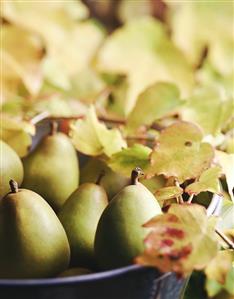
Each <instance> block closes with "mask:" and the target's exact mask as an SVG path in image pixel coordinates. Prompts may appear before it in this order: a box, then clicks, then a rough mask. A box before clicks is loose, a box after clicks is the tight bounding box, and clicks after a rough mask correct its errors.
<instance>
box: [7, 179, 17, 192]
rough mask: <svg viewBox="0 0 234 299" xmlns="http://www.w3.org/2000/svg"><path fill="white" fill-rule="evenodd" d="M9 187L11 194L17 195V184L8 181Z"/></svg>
mask: <svg viewBox="0 0 234 299" xmlns="http://www.w3.org/2000/svg"><path fill="white" fill-rule="evenodd" d="M9 185H10V188H11V192H12V193H17V192H18V191H19V188H18V184H17V182H16V181H14V180H10V181H9Z"/></svg>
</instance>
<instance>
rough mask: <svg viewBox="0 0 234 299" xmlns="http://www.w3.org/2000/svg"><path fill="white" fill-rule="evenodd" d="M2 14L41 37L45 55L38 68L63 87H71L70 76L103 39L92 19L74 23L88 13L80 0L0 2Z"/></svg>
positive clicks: (11, 0) (84, 65) (78, 70)
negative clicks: (0, 3) (45, 2)
mask: <svg viewBox="0 0 234 299" xmlns="http://www.w3.org/2000/svg"><path fill="white" fill-rule="evenodd" d="M2 15H3V17H4V18H5V19H6V20H8V21H10V22H11V23H12V24H15V25H17V26H20V27H23V28H26V29H28V30H30V31H31V32H33V33H36V34H37V35H38V36H40V37H41V38H42V39H43V41H44V43H45V48H46V58H45V59H44V61H43V67H42V68H41V70H43V72H44V74H45V77H46V79H47V80H48V81H50V82H51V83H52V84H54V85H55V86H58V87H60V88H63V89H69V88H70V87H71V86H70V77H71V76H73V75H75V74H76V73H78V72H81V71H82V70H83V69H84V68H86V67H87V66H88V65H89V64H91V61H92V59H93V58H94V56H95V54H96V52H97V49H98V47H99V46H100V44H101V42H102V40H103V38H104V31H103V30H102V29H101V27H100V26H98V25H97V24H95V22H92V21H90V20H88V21H83V22H78V20H79V19H84V18H86V17H87V16H88V11H87V9H86V7H85V6H84V5H83V4H82V2H81V1H75V0H70V1H57V2H56V1H50V3H47V5H44V3H43V2H41V1H36V0H32V1H30V3H29V2H27V3H25V2H24V1H17V2H16V1H13V0H9V1H3V5H2ZM87 36H88V37H89V38H87ZM16 41H17V39H16ZM18 50H19V48H18V47H17V51H18Z"/></svg>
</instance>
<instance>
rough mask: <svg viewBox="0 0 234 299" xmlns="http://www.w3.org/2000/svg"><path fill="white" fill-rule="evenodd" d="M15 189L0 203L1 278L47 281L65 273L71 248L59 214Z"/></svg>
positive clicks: (39, 199) (14, 186) (31, 194)
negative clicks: (40, 279) (41, 279)
mask: <svg viewBox="0 0 234 299" xmlns="http://www.w3.org/2000/svg"><path fill="white" fill-rule="evenodd" d="M11 189H12V191H11V192H10V193H8V194H7V195H6V196H5V197H4V198H2V200H1V201H0V244H1V246H0V278H43V277H52V276H55V275H57V274H58V273H60V272H62V271H64V270H65V269H66V268H67V267H68V265H69V261H70V247H69V243H68V239H67V236H66V233H65V230H64V228H63V226H62V224H61V223H60V221H59V219H58V217H57V216H56V214H55V212H54V211H53V209H52V208H51V207H50V206H49V204H48V203H47V202H46V201H45V200H44V199H43V198H42V197H41V196H40V195H38V194H36V193H35V192H33V191H30V190H26V189H18V187H17V183H16V182H14V181H11Z"/></svg>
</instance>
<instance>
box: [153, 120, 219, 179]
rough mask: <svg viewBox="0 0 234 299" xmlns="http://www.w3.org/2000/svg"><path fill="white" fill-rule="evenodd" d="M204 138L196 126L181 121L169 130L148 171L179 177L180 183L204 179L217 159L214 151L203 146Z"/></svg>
mask: <svg viewBox="0 0 234 299" xmlns="http://www.w3.org/2000/svg"><path fill="white" fill-rule="evenodd" d="M202 137H203V136H202V132H201V130H200V129H199V128H198V127H197V126H196V125H194V124H192V123H188V122H177V123H174V124H172V125H171V126H169V127H167V128H166V129H165V130H164V131H163V132H162V133H161V135H160V137H159V140H158V145H157V146H156V148H155V149H154V151H153V152H152V154H151V167H150V168H149V170H148V172H149V173H150V174H155V173H156V174H158V175H159V174H163V175H165V176H166V177H177V178H178V181H179V183H183V182H184V181H185V180H188V179H193V178H196V177H198V176H200V174H201V173H202V172H203V171H204V170H205V169H207V168H208V167H209V166H210V164H211V162H212V160H213V157H214V150H213V148H212V147H211V145H210V144H208V143H203V142H202Z"/></svg>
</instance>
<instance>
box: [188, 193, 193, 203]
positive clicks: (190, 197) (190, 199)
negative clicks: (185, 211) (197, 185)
mask: <svg viewBox="0 0 234 299" xmlns="http://www.w3.org/2000/svg"><path fill="white" fill-rule="evenodd" d="M193 197H194V194H191V195H190V196H189V199H188V201H187V203H192V201H193Z"/></svg>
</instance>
